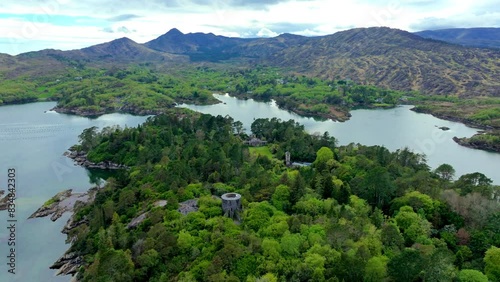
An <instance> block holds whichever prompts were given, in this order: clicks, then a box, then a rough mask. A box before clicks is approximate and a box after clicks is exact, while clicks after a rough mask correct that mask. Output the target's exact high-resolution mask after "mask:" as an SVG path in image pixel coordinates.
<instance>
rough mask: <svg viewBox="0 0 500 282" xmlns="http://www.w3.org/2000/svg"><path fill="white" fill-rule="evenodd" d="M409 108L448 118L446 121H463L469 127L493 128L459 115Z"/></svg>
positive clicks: (417, 111)
mask: <svg viewBox="0 0 500 282" xmlns="http://www.w3.org/2000/svg"><path fill="white" fill-rule="evenodd" d="M410 110H411V111H414V112H416V113H421V114H429V115H432V116H434V117H437V118H440V119H444V120H448V121H453V122H459V123H463V124H465V125H467V126H469V127H473V128H477V129H482V130H492V129H494V128H493V127H491V126H487V125H483V124H480V123H477V122H473V121H471V120H468V119H466V118H460V117H455V116H450V115H444V114H440V113H436V112H433V111H430V110H427V109H422V108H418V107H413V108H411V109H410Z"/></svg>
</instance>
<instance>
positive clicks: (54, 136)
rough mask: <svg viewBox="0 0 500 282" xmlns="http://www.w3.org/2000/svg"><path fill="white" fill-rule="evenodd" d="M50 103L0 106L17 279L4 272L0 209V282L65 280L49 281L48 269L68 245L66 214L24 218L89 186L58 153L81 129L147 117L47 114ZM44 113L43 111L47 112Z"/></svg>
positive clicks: (1, 157) (0, 163) (0, 150)
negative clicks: (13, 185)
mask: <svg viewBox="0 0 500 282" xmlns="http://www.w3.org/2000/svg"><path fill="white" fill-rule="evenodd" d="M55 105H56V103H54V102H43V103H33V104H24V105H11V106H2V107H0V190H4V189H5V188H6V186H7V185H6V182H7V181H6V177H7V169H8V168H11V167H13V168H15V169H16V174H17V177H16V178H17V200H16V205H17V211H16V219H17V223H16V227H17V230H16V273H17V274H16V275H12V274H9V273H8V272H7V269H8V268H7V265H6V263H7V258H6V256H7V255H8V248H10V247H9V246H7V241H6V240H7V236H8V234H7V230H6V227H4V226H6V224H7V212H5V211H0V226H1V228H0V230H1V231H0V281H9V282H10V281H19V282H27V281H36V282H38V281H40V282H46V281H47V282H48V281H69V279H70V277H69V276H66V277H64V276H63V277H54V273H55V271H54V270H50V269H49V266H50V265H51V264H52V263H53V262H54V261H55V260H57V259H58V258H59V257H60V256H61V255H62V254H63V253H64V252H65V251H66V249H67V248H68V247H69V245H66V244H65V240H66V235H65V234H62V233H61V232H60V231H61V229H62V228H63V226H64V224H65V223H66V221H67V219H68V218H69V215H64V216H63V217H61V218H60V219H59V220H58V221H56V222H52V221H50V219H49V218H38V219H30V220H27V218H28V217H29V216H30V215H31V214H32V213H33V212H34V211H35V210H36V209H37V208H38V207H40V206H41V205H42V204H43V203H44V202H45V201H47V200H48V199H49V198H50V197H52V196H53V195H55V194H56V193H58V192H60V191H63V190H66V189H69V188H72V189H73V190H74V191H79V192H84V191H87V190H88V189H89V188H90V187H91V186H92V184H91V183H90V179H91V178H92V179H95V177H90V176H91V175H89V174H90V172H89V171H87V170H86V169H84V168H82V167H78V166H75V165H74V164H73V162H72V161H71V160H70V159H68V158H66V157H64V156H63V155H62V154H63V153H64V152H65V151H66V149H67V148H69V147H70V146H72V145H74V144H76V143H77V142H78V135H79V134H80V133H81V132H82V130H83V129H85V128H88V127H91V126H97V127H100V128H102V127H105V126H112V125H115V124H118V125H120V126H125V125H127V126H137V125H138V124H140V123H142V122H144V121H145V119H146V117H139V116H132V115H126V114H110V115H104V116H101V117H99V118H97V119H89V118H84V117H78V116H72V115H65V114H58V113H56V112H52V111H48V110H49V109H51V108H53V107H54V106H55ZM46 111H47V112H46Z"/></svg>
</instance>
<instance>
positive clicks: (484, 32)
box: [415, 27, 500, 48]
mask: <svg viewBox="0 0 500 282" xmlns="http://www.w3.org/2000/svg"><path fill="white" fill-rule="evenodd" d="M415 34H417V35H419V36H422V37H424V38H431V39H437V40H441V41H446V42H450V43H455V44H459V45H464V46H471V47H483V48H500V28H491V27H478V28H449V29H439V30H424V31H419V32H415Z"/></svg>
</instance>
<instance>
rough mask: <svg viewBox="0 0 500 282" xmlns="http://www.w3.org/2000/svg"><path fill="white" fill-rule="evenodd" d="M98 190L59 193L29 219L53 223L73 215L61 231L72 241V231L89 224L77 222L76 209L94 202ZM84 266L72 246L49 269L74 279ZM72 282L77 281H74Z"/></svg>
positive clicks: (94, 188)
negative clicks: (62, 217) (44, 218)
mask: <svg viewBox="0 0 500 282" xmlns="http://www.w3.org/2000/svg"><path fill="white" fill-rule="evenodd" d="M97 190H99V187H92V188H90V189H89V190H88V191H87V192H85V193H73V190H72V189H68V190H65V191H62V192H59V193H57V194H56V195H54V196H53V197H52V198H51V199H49V200H48V201H47V202H46V203H45V204H43V205H42V206H41V207H40V208H38V209H37V210H36V211H35V212H34V213H33V214H31V216H29V217H28V219H31V218H43V217H47V216H50V220H51V221H57V220H58V219H59V218H61V216H62V215H63V214H64V213H66V212H69V213H72V214H71V216H70V218H69V219H68V221H67V222H66V224H65V225H64V227H63V229H62V230H61V233H63V234H66V235H67V236H68V239H69V240H70V241H71V238H69V237H70V235H69V234H70V232H71V230H73V229H75V228H77V227H78V226H80V225H83V224H87V223H88V220H87V219H85V218H84V219H82V220H80V221H75V219H74V211H75V209H76V208H78V207H79V206H81V205H82V204H86V203H90V202H92V201H94V199H95V195H96V193H97ZM82 265H83V258H82V257H81V256H79V255H78V254H76V253H75V252H71V246H70V247H69V249H68V250H67V251H66V252H65V253H64V254H63V255H62V256H61V257H60V258H59V259H57V261H55V262H54V263H53V264H52V265H51V266H50V267H49V268H50V269H56V270H57V271H56V274H55V275H56V276H58V275H72V276H73V278H75V274H76V273H77V272H78V270H79V268H80V267H81V266H82ZM72 281H76V280H74V279H73V280H72Z"/></svg>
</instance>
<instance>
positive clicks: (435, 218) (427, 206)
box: [68, 109, 500, 281]
mask: <svg viewBox="0 0 500 282" xmlns="http://www.w3.org/2000/svg"><path fill="white" fill-rule="evenodd" d="M251 129H252V132H253V134H255V136H256V137H258V138H261V139H263V140H266V141H268V143H267V146H266V147H260V148H253V147H248V146H247V145H244V143H243V141H244V140H247V138H248V136H247V134H246V133H245V132H242V128H241V123H239V122H238V121H234V120H233V119H232V118H230V117H227V116H226V117H222V116H218V117H214V116H210V115H204V114H198V113H193V112H191V111H187V110H182V109H173V110H169V111H168V113H166V114H164V115H158V116H156V117H152V118H149V119H148V120H147V122H146V123H144V124H143V125H141V126H139V127H138V128H123V129H121V128H104V129H102V130H97V129H96V128H90V129H87V130H85V131H84V132H83V133H82V134H81V135H80V141H81V142H80V144H79V145H77V146H76V147H75V149H77V150H85V151H87V152H88V158H89V159H90V160H92V161H102V160H109V161H112V162H116V163H123V164H127V165H128V166H130V169H129V170H123V171H120V172H119V173H117V174H116V175H115V176H114V177H112V178H109V179H108V180H107V182H106V184H105V185H104V187H103V188H101V189H100V190H99V192H98V193H97V195H96V198H95V201H94V202H93V203H90V204H88V205H86V206H82V207H80V208H79V209H78V210H77V211H76V213H75V215H74V220H75V222H79V224H77V225H76V227H75V228H73V229H72V230H70V232H69V234H68V240H69V241H71V242H72V246H71V249H70V251H72V252H76V253H77V254H78V255H80V256H81V257H82V258H83V261H84V264H83V266H82V267H81V268H80V271H79V273H78V277H79V279H80V280H81V281H454V280H456V281H488V279H489V280H490V281H499V280H500V263H499V261H500V249H499V248H498V247H500V206H499V204H498V197H499V187H497V186H493V185H492V182H491V180H490V179H488V178H487V177H486V176H484V175H483V174H481V173H472V174H467V175H463V176H460V177H458V179H457V180H454V179H455V177H454V170H453V167H451V166H450V165H447V164H443V165H441V166H440V167H438V168H437V169H435V170H431V169H430V168H429V166H428V165H427V164H426V162H425V156H422V155H419V154H415V153H413V152H411V151H409V150H408V149H405V148H404V149H400V150H397V151H395V152H390V151H388V150H387V149H386V148H384V147H381V146H371V147H367V146H363V145H359V144H350V145H348V146H340V147H339V146H337V145H336V142H335V138H334V137H332V136H329V135H328V134H327V133H325V134H322V135H309V134H307V133H306V132H305V130H304V127H303V126H301V125H299V124H297V123H295V122H294V121H281V120H278V119H271V120H268V119H257V120H255V122H254V123H253V124H252V128H251ZM248 134H250V133H248ZM286 151H290V152H291V155H292V159H293V160H294V161H311V162H312V165H311V166H310V167H300V168H289V167H286V166H285V163H284V153H285V152H286ZM262 152H265V153H262ZM226 192H237V193H240V194H241V195H242V199H243V214H242V218H241V222H235V221H233V220H232V219H229V218H227V217H224V216H223V214H222V209H221V200H220V198H218V197H217V196H220V195H222V194H223V193H226ZM190 199H198V210H197V211H194V212H191V213H188V214H187V215H183V214H181V213H180V212H179V211H178V208H179V203H182V202H183V201H186V200H190ZM160 200H166V201H167V203H166V205H165V206H162V205H158V202H159V201H160ZM140 215H144V220H143V221H142V222H140V223H138V224H137V225H135V226H131V225H129V223H130V222H131V221H132V220H133V219H136V218H137V217H139V216H140Z"/></svg>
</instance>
